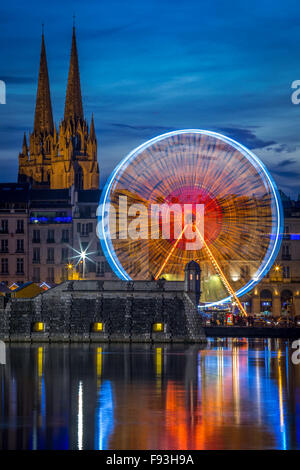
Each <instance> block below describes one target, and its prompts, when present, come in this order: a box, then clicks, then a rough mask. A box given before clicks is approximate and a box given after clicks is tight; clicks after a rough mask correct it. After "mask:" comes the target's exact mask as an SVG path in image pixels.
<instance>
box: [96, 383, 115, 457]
mask: <svg viewBox="0 0 300 470" xmlns="http://www.w3.org/2000/svg"><path fill="white" fill-rule="evenodd" d="M113 428H114V400H113V393H112V388H111V383H110V382H109V381H108V380H106V381H104V382H103V384H102V385H101V387H100V389H99V392H98V399H97V408H96V414H95V450H105V449H108V442H109V437H110V435H111V433H112V431H113Z"/></svg>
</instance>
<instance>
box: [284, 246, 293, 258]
mask: <svg viewBox="0 0 300 470" xmlns="http://www.w3.org/2000/svg"><path fill="white" fill-rule="evenodd" d="M290 256H291V253H290V245H282V258H283V259H289V258H290Z"/></svg>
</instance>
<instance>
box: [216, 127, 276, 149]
mask: <svg viewBox="0 0 300 470" xmlns="http://www.w3.org/2000/svg"><path fill="white" fill-rule="evenodd" d="M218 130H219V132H221V133H223V134H225V135H226V136H228V137H231V138H232V139H234V140H237V141H238V142H240V143H241V144H243V145H245V147H247V148H249V149H261V148H264V147H269V146H270V145H273V144H275V143H276V142H275V141H272V140H262V139H260V138H258V137H257V136H256V135H255V133H254V132H253V130H252V129H251V128H250V129H249V128H248V129H247V128H243V127H222V128H219V129H218Z"/></svg>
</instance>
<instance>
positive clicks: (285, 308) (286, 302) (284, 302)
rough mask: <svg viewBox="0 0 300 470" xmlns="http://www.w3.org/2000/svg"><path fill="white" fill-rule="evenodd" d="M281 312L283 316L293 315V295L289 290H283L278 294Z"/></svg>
mask: <svg viewBox="0 0 300 470" xmlns="http://www.w3.org/2000/svg"><path fill="white" fill-rule="evenodd" d="M280 303H281V311H282V313H283V314H285V315H291V314H292V313H293V304H294V294H293V292H292V291H291V290H290V289H283V290H282V291H281V293H280Z"/></svg>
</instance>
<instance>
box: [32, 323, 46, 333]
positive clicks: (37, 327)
mask: <svg viewBox="0 0 300 470" xmlns="http://www.w3.org/2000/svg"><path fill="white" fill-rule="evenodd" d="M44 329H45V324H44V323H42V322H39V321H37V322H35V323H34V325H33V330H34V331H37V332H41V331H44Z"/></svg>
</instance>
